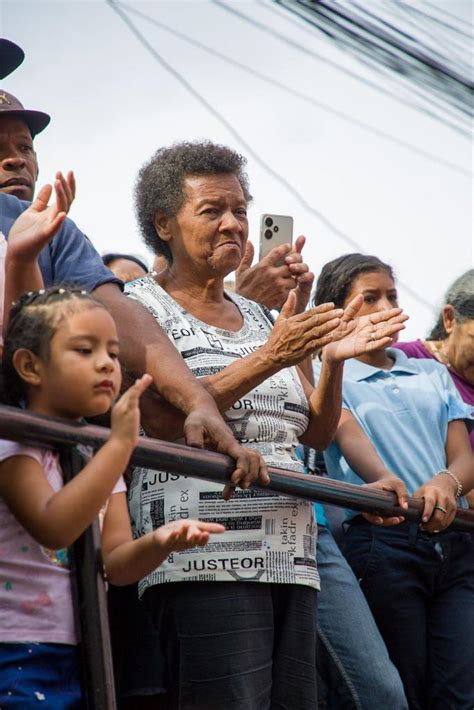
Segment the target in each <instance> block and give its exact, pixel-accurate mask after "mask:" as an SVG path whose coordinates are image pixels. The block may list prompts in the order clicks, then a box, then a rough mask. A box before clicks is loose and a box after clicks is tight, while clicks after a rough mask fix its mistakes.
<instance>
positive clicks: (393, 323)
mask: <svg viewBox="0 0 474 710" xmlns="http://www.w3.org/2000/svg"><path fill="white" fill-rule="evenodd" d="M363 302H364V297H363V296H362V294H359V295H357V296H356V297H355V298H354V299H353V300H352V301H351V302H350V303H349V305H348V306H347V307H346V308H345V309H344V312H343V315H342V317H341V319H340V325H339V327H338V328H336V329H335V330H333V332H332V334H331V343H330V345H328V346H327V347H326V348H325V356H326V357H327V358H329V359H332V360H334V361H337V362H340V361H342V360H348V359H350V358H352V357H358V356H359V355H363V354H364V353H370V352H373V351H374V350H381V349H383V348H386V347H387V346H388V345H390V344H391V343H392V341H393V336H394V335H395V334H396V333H398V332H399V331H401V330H403V329H404V328H405V326H404V325H403V324H404V322H405V321H406V320H408V316H407V315H406V314H405V313H403V312H402V309H401V308H390V309H388V310H386V311H380V312H379V313H371V314H370V315H366V316H359V317H358V316H357V313H358V312H359V310H360V309H361V307H362V304H363Z"/></svg>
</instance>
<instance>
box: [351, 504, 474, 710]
mask: <svg viewBox="0 0 474 710" xmlns="http://www.w3.org/2000/svg"><path fill="white" fill-rule="evenodd" d="M344 552H345V554H346V557H347V559H348V561H349V563H350V565H351V567H352V569H353V570H354V572H355V574H356V576H357V577H358V578H359V580H360V582H361V586H362V589H363V591H364V594H365V596H366V598H367V601H368V602H369V606H370V608H371V610H372V613H373V615H374V617H375V620H376V622H377V625H378V627H379V629H380V632H381V634H382V636H383V638H384V640H385V643H386V644H387V648H388V651H389V654H390V657H391V659H392V660H393V662H394V663H395V665H396V666H397V668H398V670H399V672H400V675H401V678H402V680H403V683H404V686H405V692H406V694H407V698H408V702H409V704H410V708H411V710H428V709H429V710H472V708H473V707H474V544H473V541H472V538H471V537H470V535H469V534H468V533H461V532H455V531H449V530H446V531H444V532H442V533H439V534H436V535H434V534H433V535H430V534H427V533H423V532H422V531H421V530H420V529H419V527H418V526H417V525H416V524H415V523H403V524H401V525H399V526H397V527H393V528H379V527H377V526H375V525H370V523H368V522H367V521H365V520H364V519H363V518H360V517H358V518H356V519H355V521H354V523H353V524H351V526H350V527H349V530H348V531H347V533H346V536H345V547H344Z"/></svg>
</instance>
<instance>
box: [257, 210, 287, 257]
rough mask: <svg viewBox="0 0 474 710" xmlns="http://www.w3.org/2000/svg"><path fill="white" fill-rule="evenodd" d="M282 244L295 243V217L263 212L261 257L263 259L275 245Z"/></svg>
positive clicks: (261, 221) (261, 220) (261, 219)
mask: <svg viewBox="0 0 474 710" xmlns="http://www.w3.org/2000/svg"><path fill="white" fill-rule="evenodd" d="M280 244H293V217H289V216H288V215H284V214H262V216H261V218H260V255H259V259H263V257H264V256H266V255H267V254H268V252H269V251H271V250H272V249H273V247H278V246H280Z"/></svg>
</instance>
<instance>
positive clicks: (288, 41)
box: [210, 0, 470, 137]
mask: <svg viewBox="0 0 474 710" xmlns="http://www.w3.org/2000/svg"><path fill="white" fill-rule="evenodd" d="M210 1H211V2H212V3H214V4H215V5H218V6H219V7H220V8H222V9H223V10H225V11H227V12H229V13H232V14H234V15H236V16H237V17H239V18H240V19H242V20H244V21H245V22H247V23H249V24H251V25H253V26H254V27H257V28H258V29H260V30H262V31H263V32H265V33H267V34H269V35H271V36H273V37H275V38H276V39H279V40H280V41H282V42H284V43H285V44H288V45H289V46H291V47H293V49H296V50H297V51H299V52H302V53H303V54H306V55H308V56H311V57H312V58H313V59H317V60H319V61H323V62H325V63H326V64H328V65H329V66H331V67H332V68H334V69H337V70H338V71H340V72H342V73H344V74H346V75H347V76H350V77H351V78H353V79H356V80H357V81H359V82H361V83H363V84H365V85H366V86H369V87H370V88H372V89H375V90H376V91H378V92H380V93H381V94H383V95H385V96H388V97H389V98H391V99H394V100H395V101H397V102H399V103H402V104H403V105H404V106H405V107H410V108H413V109H415V110H417V111H419V112H421V113H424V114H425V115H427V116H430V117H431V118H434V119H436V120H437V121H440V122H442V123H444V124H445V125H447V126H449V127H450V128H452V129H453V130H455V131H457V132H458V133H460V134H461V135H463V136H464V137H469V136H470V133H469V132H468V131H467V130H464V129H463V128H462V127H460V126H457V125H455V124H453V123H451V122H449V121H446V120H445V119H443V118H442V117H440V116H439V115H437V114H436V113H434V112H432V111H430V110H429V109H428V108H426V107H424V106H420V105H418V104H416V103H413V102H410V101H407V100H406V99H404V98H400V96H397V95H396V94H394V93H393V92H391V91H389V90H388V89H386V88H384V87H382V86H379V85H378V84H376V83H374V82H372V81H371V80H370V79H367V78H365V77H363V76H361V75H360V74H357V73H356V72H353V71H351V70H350V69H347V68H346V67H343V66H342V65H340V64H338V63H337V62H334V61H333V60H331V59H328V58H327V57H324V56H323V55H320V54H318V53H317V52H314V51H313V50H311V49H309V48H308V47H304V46H303V45H301V44H300V43H298V42H296V41H294V40H292V39H290V38H289V37H286V36H285V35H283V34H281V33H280V32H277V31H276V30H274V29H273V28H270V27H268V26H267V25H265V24H263V23H262V22H258V21H257V20H254V19H253V18H251V17H249V16H248V15H245V13H242V12H240V11H239V10H237V9H236V8H235V7H231V6H229V5H226V4H225V3H224V2H221V0H210ZM276 2H278V3H279V4H282V3H281V1H280V0H276ZM304 19H305V20H306V21H307V22H308V23H310V24H312V25H313V26H318V25H317V23H316V22H315V21H314V19H310V18H306V17H304Z"/></svg>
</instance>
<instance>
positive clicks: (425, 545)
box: [315, 254, 474, 710]
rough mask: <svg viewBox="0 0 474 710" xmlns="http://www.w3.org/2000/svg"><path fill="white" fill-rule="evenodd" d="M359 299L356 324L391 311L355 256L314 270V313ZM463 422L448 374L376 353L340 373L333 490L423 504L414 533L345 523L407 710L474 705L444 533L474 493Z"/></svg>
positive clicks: (463, 621) (473, 555)
mask: <svg viewBox="0 0 474 710" xmlns="http://www.w3.org/2000/svg"><path fill="white" fill-rule="evenodd" d="M356 294H362V295H363V298H364V305H363V306H362V309H361V312H362V313H364V314H365V315H367V314H374V313H377V312H379V311H381V310H383V309H385V308H387V307H394V306H396V305H398V298H397V291H396V285H395V279H394V274H393V271H392V269H391V267H390V266H389V265H387V264H385V263H383V262H382V261H380V259H377V258H376V257H372V256H366V255H363V254H348V255H345V256H342V257H340V258H338V259H334V260H333V261H331V262H330V263H328V264H326V265H325V266H324V267H323V269H322V272H321V275H320V277H319V279H318V283H317V290H316V296H315V304H318V303H322V302H325V301H327V300H330V301H332V302H334V303H335V305H336V306H339V307H344V305H345V304H346V303H348V302H349V301H350V300H351V299H352V298H354V296H355V295H356ZM316 370H318V367H316ZM472 416H473V410H472V407H469V406H468V405H466V404H464V403H463V402H462V400H461V398H460V397H459V395H458V393H457V391H456V388H455V387H454V384H453V382H452V380H451V378H450V376H449V374H448V371H447V369H446V367H444V366H442V365H441V364H440V363H438V362H436V361H435V360H423V359H422V360H415V359H409V358H407V357H406V355H405V354H404V353H403V352H401V351H400V350H396V349H394V348H391V347H385V349H381V350H379V351H377V352H372V353H364V354H362V355H359V356H357V357H355V358H353V359H351V360H349V361H347V362H346V364H345V368H344V381H343V409H342V414H341V419H340V422H339V426H338V430H337V433H336V438H335V442H334V443H333V444H331V446H330V447H329V448H328V449H327V451H326V452H325V460H326V465H327V469H328V472H329V474H330V475H331V476H332V477H334V478H338V479H341V480H345V481H350V482H352V483H358V484H362V483H367V482H373V481H377V480H381V479H383V478H384V477H386V476H387V477H388V476H391V475H393V474H395V475H397V476H398V477H399V478H400V479H402V480H403V481H404V483H405V485H406V487H407V490H408V493H409V494H410V495H414V496H419V497H423V498H424V511H423V518H422V524H421V526H419V525H417V524H416V523H411V522H403V523H401V524H399V525H397V526H394V527H380V526H377V525H373V524H371V523H370V522H368V521H367V520H366V519H365V518H363V517H362V516H360V515H355V514H352V515H351V516H350V519H349V527H348V530H347V532H346V535H345V540H344V545H345V555H346V557H347V559H348V561H349V563H350V565H351V567H352V569H353V571H354V573H355V575H356V576H357V578H358V579H359V581H360V584H361V586H362V589H363V591H364V594H365V596H366V598H367V600H368V602H369V605H370V607H371V610H372V613H373V615H374V617H375V619H376V622H377V625H378V627H379V629H380V631H381V634H382V636H383V638H384V640H385V643H386V644H387V648H388V651H389V654H390V657H391V659H392V660H393V662H394V663H395V665H396V666H397V668H398V670H399V672H400V675H401V677H402V681H403V683H404V686H405V691H406V694H407V698H408V701H409V705H410V708H413V709H414V710H425V709H427V708H430V709H433V708H437V709H439V710H441V708H442V709H443V710H445V709H447V708H451V709H452V710H468V708H472V707H473V704H474V674H473V672H472V669H473V668H474V644H473V643H472V633H473V629H474V546H473V541H472V538H471V537H470V535H469V534H467V533H462V532H456V531H452V530H450V528H449V525H450V523H451V522H452V520H453V518H454V515H455V513H456V509H457V507H458V506H459V505H461V506H463V505H465V501H464V495H465V493H467V492H468V491H469V490H471V489H472V488H473V487H474V465H473V456H472V452H471V448H470V444H469V438H468V434H467V429H466V426H465V422H464V421H463V420H465V419H469V418H472Z"/></svg>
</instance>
